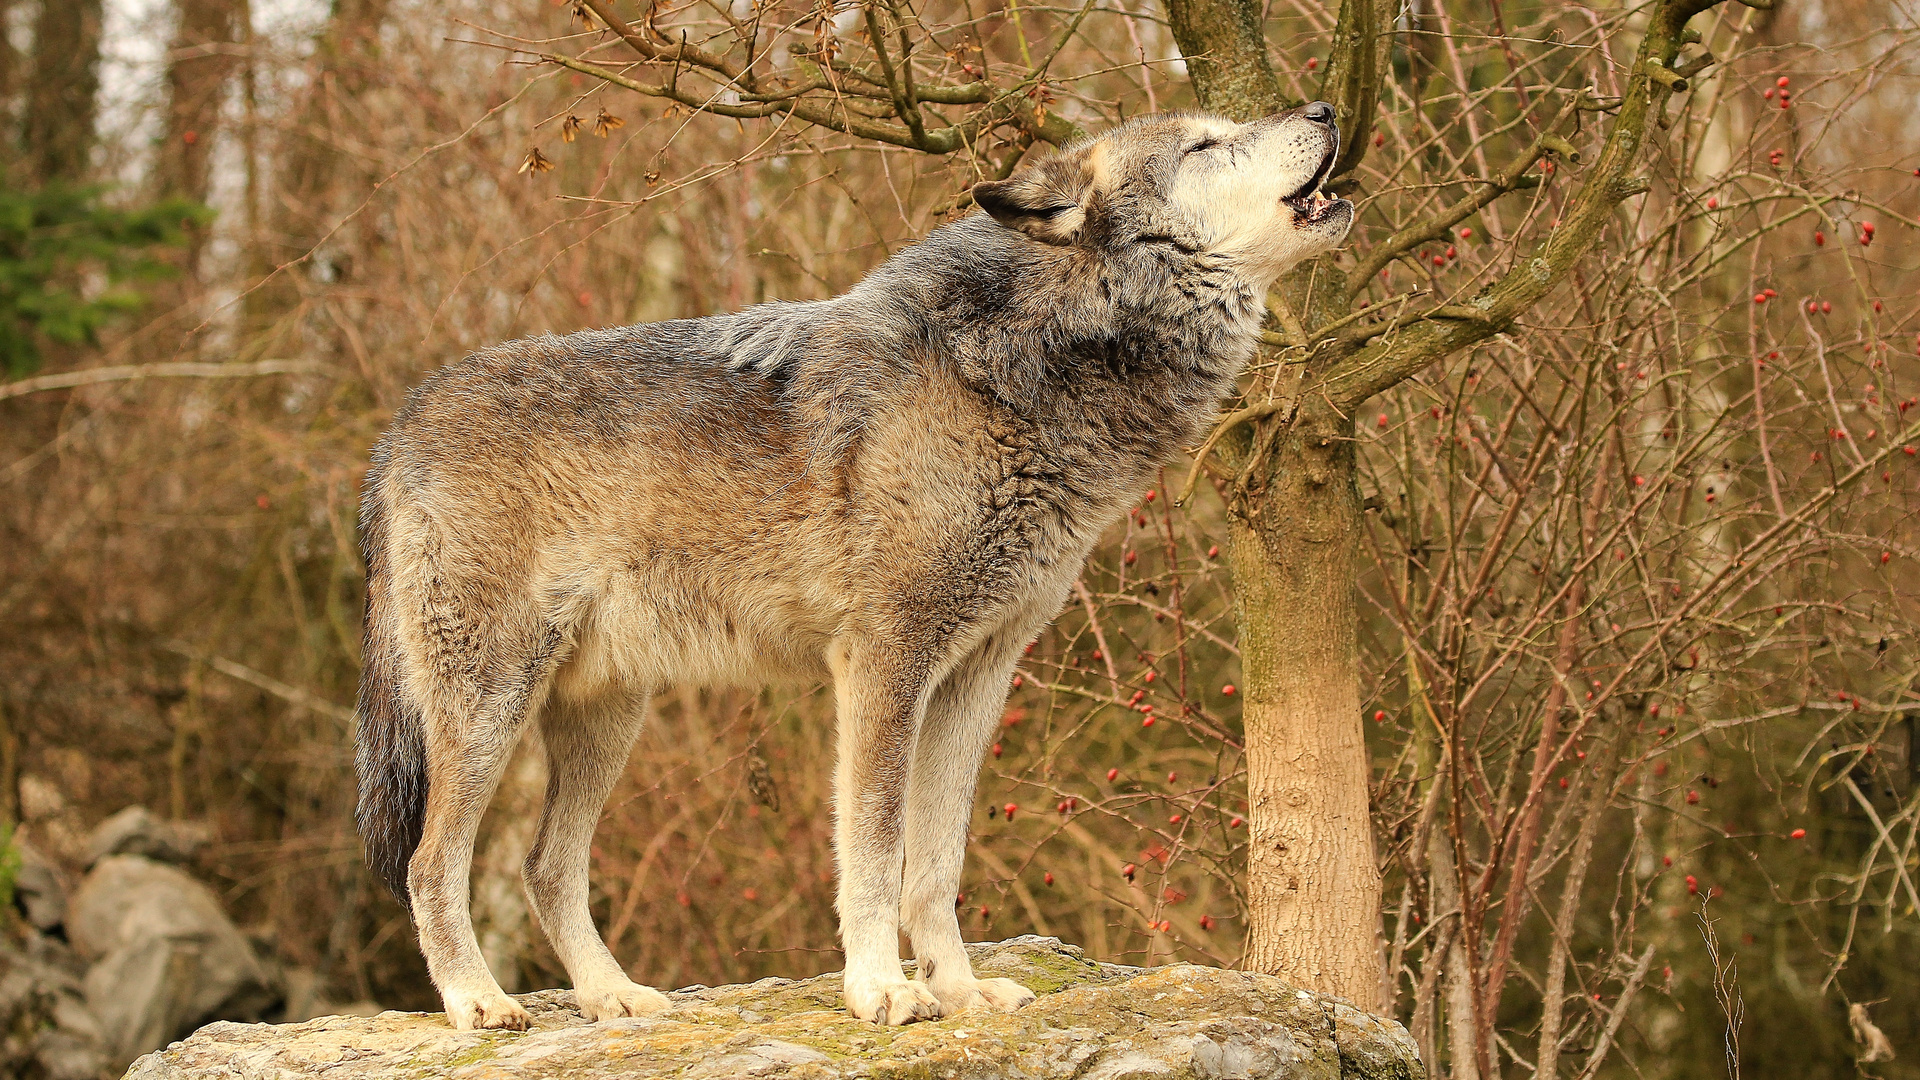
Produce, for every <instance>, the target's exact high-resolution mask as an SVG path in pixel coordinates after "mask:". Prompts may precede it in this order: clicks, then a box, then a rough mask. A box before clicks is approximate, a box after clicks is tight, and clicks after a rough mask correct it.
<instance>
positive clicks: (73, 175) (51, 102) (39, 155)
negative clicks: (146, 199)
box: [21, 0, 101, 184]
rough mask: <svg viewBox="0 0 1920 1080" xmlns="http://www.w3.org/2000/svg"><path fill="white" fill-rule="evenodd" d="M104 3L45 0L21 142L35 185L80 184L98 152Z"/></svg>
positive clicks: (36, 28) (96, 0) (35, 34)
mask: <svg viewBox="0 0 1920 1080" xmlns="http://www.w3.org/2000/svg"><path fill="white" fill-rule="evenodd" d="M100 3H101V0H46V2H45V3H43V4H41V5H40V15H39V18H37V19H35V20H34V25H33V75H32V77H31V78H30V79H29V80H28V82H27V101H26V113H25V115H24V116H23V117H22V124H21V143H22V147H23V149H24V150H25V151H26V159H27V172H28V178H29V179H30V180H31V182H33V183H35V184H52V183H78V182H80V181H82V180H84V179H85V177H86V173H87V156H88V154H89V152H91V151H92V149H93V134H94V131H93V120H94V107H95V103H94V98H95V95H96V94H97V93H98V91H99V89H100V72H99V68H100Z"/></svg>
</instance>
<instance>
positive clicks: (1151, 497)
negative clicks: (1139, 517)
mask: <svg viewBox="0 0 1920 1080" xmlns="http://www.w3.org/2000/svg"><path fill="white" fill-rule="evenodd" d="M1159 497H1160V493H1159V492H1157V491H1155V490H1153V489H1152V488H1148V489H1147V501H1148V502H1152V501H1153V500H1155V499H1157V498H1159Z"/></svg>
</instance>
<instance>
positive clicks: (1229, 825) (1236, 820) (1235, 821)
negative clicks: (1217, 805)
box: [1227, 818, 1246, 829]
mask: <svg viewBox="0 0 1920 1080" xmlns="http://www.w3.org/2000/svg"><path fill="white" fill-rule="evenodd" d="M1245 824H1246V822H1245V821H1244V820H1242V819H1240V818H1234V819H1233V820H1232V821H1229V822H1227V828H1229V829H1237V828H1239V827H1240V826H1242V825H1245Z"/></svg>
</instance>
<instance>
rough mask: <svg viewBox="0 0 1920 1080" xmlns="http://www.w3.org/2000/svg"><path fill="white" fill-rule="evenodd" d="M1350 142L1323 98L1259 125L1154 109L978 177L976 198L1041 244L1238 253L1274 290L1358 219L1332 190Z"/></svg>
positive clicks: (1235, 260)
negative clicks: (1015, 167)
mask: <svg viewBox="0 0 1920 1080" xmlns="http://www.w3.org/2000/svg"><path fill="white" fill-rule="evenodd" d="M1339 148H1340V133H1339V131H1338V130H1337V129H1335V127H1334V126H1333V106H1331V105H1328V104H1327V103H1325V102H1322V101H1316V102H1313V103H1312V104H1309V105H1303V106H1301V107H1300V108H1298V109H1289V110H1287V111H1286V112H1281V113H1275V114H1274V115H1272V116H1269V117H1266V118H1264V119H1260V120H1255V121H1253V122H1252V123H1247V124H1237V123H1234V122H1233V121H1231V120H1227V119H1225V118H1222V117H1219V116H1212V115H1209V114H1206V113H1173V114H1168V115H1163V116H1148V117H1142V118H1140V119H1138V120H1132V121H1129V122H1128V123H1126V124H1123V125H1121V126H1120V127H1117V128H1115V129H1113V130H1112V131H1109V132H1107V133H1106V134H1104V135H1101V136H1099V137H1098V138H1094V139H1091V140H1088V141H1086V142H1083V143H1079V144H1077V145H1074V146H1070V147H1068V148H1066V149H1065V150H1063V151H1062V152H1061V153H1059V154H1056V155H1054V156H1053V157H1051V158H1048V159H1047V160H1045V161H1043V162H1041V163H1039V164H1038V165H1035V166H1033V167H1031V168H1028V169H1025V170H1022V171H1021V172H1019V173H1016V174H1015V175H1013V176H1012V177H1009V178H1008V179H1005V180H988V181H983V182H981V183H979V184H975V185H974V187H973V198H974V201H975V202H976V203H978V204H979V206H980V208H981V209H983V210H985V211H986V212H987V213H989V214H991V215H993V218H994V220H996V221H998V222H1000V223H1001V224H1002V225H1005V226H1006V227H1007V228H1010V229H1015V230H1018V231H1019V232H1022V233H1025V234H1026V235H1028V236H1030V237H1032V238H1033V239H1034V240H1037V241H1039V242H1041V243H1046V244H1057V245H1063V246H1074V247H1085V248H1092V249H1106V250H1110V251H1111V250H1116V249H1120V248H1124V247H1126V246H1129V245H1138V244H1153V243H1159V244H1172V245H1175V246H1176V247H1179V248H1181V249H1184V250H1187V251H1193V252H1209V253H1214V254H1217V255H1222V256H1226V257H1227V258H1228V259H1229V261H1230V262H1231V264H1232V265H1233V266H1234V267H1235V269H1236V270H1238V271H1239V272H1240V273H1241V274H1243V275H1244V276H1246V277H1248V278H1250V279H1252V280H1253V281H1255V282H1256V283H1258V284H1260V285H1261V286H1263V287H1264V286H1265V285H1266V284H1267V283H1270V282H1271V281H1272V280H1273V279H1274V278H1276V277H1278V276H1279V275H1280V274H1281V273H1282V272H1284V271H1285V270H1286V269H1287V268H1289V267H1291V266H1293V265H1294V264H1295V263H1298V262H1301V261H1302V260H1304V259H1309V258H1312V257H1313V256H1315V255H1318V254H1320V253H1321V252H1323V251H1327V250H1329V249H1331V248H1332V247H1334V246H1335V245H1336V244H1338V243H1339V242H1340V240H1341V239H1342V238H1343V237H1345V236H1346V234H1347V229H1348V228H1349V227H1351V226H1352V224H1353V204H1352V203H1350V202H1348V201H1347V200H1345V199H1329V198H1326V197H1324V196H1323V195H1322V194H1321V193H1320V185H1321V184H1322V183H1324V182H1325V181H1326V179H1327V174H1328V173H1329V172H1331V171H1332V169H1333V162H1334V158H1335V157H1336V156H1337V155H1338V152H1339Z"/></svg>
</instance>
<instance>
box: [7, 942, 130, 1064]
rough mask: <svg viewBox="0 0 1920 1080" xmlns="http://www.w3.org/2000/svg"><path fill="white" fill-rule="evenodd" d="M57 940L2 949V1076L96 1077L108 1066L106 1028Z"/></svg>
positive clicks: (8, 946)
mask: <svg viewBox="0 0 1920 1080" xmlns="http://www.w3.org/2000/svg"><path fill="white" fill-rule="evenodd" d="M63 949H64V946H62V945H61V944H60V943H59V942H58V941H57V940H54V939H51V938H41V937H39V935H33V936H32V938H30V940H29V941H28V943H27V949H26V951H24V952H17V951H15V950H14V949H12V948H11V946H10V943H9V944H6V945H5V946H4V947H0V1076H11V1077H20V1078H22V1080H26V1078H34V1080H95V1078H96V1077H99V1076H100V1075H102V1074H103V1073H104V1072H105V1071H106V1069H107V1055H106V1053H105V1051H104V1049H103V1048H102V1046H101V1039H100V1027H99V1025H98V1024H97V1023H96V1022H95V1021H94V1018H93V1014H92V1013H91V1012H89V1011H88V1010H87V1007H86V1004H85V1002H83V1001H82V1000H81V990H80V980H79V979H78V978H76V977H75V975H74V974H73V971H72V970H71V965H69V964H65V963H61V962H60V959H61V957H60V955H59V954H61V953H62V951H63Z"/></svg>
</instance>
